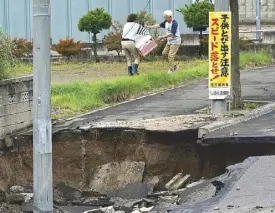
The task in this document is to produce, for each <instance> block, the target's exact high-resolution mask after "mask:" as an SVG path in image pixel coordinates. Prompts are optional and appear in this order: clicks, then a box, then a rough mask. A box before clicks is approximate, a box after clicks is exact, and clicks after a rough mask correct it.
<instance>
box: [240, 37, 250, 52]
mask: <svg viewBox="0 0 275 213" xmlns="http://www.w3.org/2000/svg"><path fill="white" fill-rule="evenodd" d="M240 50H243V51H248V50H249V41H247V40H244V39H240Z"/></svg>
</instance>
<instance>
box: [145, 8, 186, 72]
mask: <svg viewBox="0 0 275 213" xmlns="http://www.w3.org/2000/svg"><path fill="white" fill-rule="evenodd" d="M164 19H165V21H164V22H162V23H160V24H156V25H152V26H146V28H148V29H157V28H164V29H166V30H167V34H166V35H165V36H160V37H159V40H162V39H167V44H166V46H165V48H164V50H163V52H162V55H164V56H165V57H167V56H168V60H169V63H170V64H171V68H170V70H169V71H168V73H173V72H175V71H176V70H178V69H179V66H178V65H176V64H175V57H176V54H177V52H178V50H179V47H180V45H181V36H180V29H179V26H178V22H177V21H176V20H175V19H174V18H173V12H172V11H171V10H166V11H165V12H164Z"/></svg>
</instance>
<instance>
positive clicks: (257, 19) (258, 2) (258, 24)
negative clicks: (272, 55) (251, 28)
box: [256, 0, 261, 41]
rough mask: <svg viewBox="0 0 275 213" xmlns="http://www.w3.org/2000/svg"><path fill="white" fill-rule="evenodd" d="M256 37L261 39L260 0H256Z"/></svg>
mask: <svg viewBox="0 0 275 213" xmlns="http://www.w3.org/2000/svg"><path fill="white" fill-rule="evenodd" d="M256 30H257V32H256V38H257V39H258V40H259V41H260V39H261V32H260V30H261V0H256Z"/></svg>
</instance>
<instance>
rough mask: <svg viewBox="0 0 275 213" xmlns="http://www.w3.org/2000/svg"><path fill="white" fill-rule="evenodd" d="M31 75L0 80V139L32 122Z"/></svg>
mask: <svg viewBox="0 0 275 213" xmlns="http://www.w3.org/2000/svg"><path fill="white" fill-rule="evenodd" d="M32 97H33V77H32V76H26V77H22V78H14V79H8V80H3V81H0V140H1V139H4V138H5V136H6V135H8V134H11V133H13V132H15V131H18V130H20V129H23V128H26V127H28V126H30V125H31V124H32V100H33V98H32Z"/></svg>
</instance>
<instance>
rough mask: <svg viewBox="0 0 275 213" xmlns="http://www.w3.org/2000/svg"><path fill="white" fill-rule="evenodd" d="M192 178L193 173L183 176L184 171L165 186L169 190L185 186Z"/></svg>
mask: <svg viewBox="0 0 275 213" xmlns="http://www.w3.org/2000/svg"><path fill="white" fill-rule="evenodd" d="M190 179H191V175H185V176H183V174H182V173H179V174H177V175H176V176H175V177H173V178H172V180H170V181H169V182H168V183H167V184H166V185H165V188H166V189H167V190H169V191H173V190H177V189H179V188H181V187H183V186H184V184H186V183H187V182H188V181H189V180H190Z"/></svg>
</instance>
